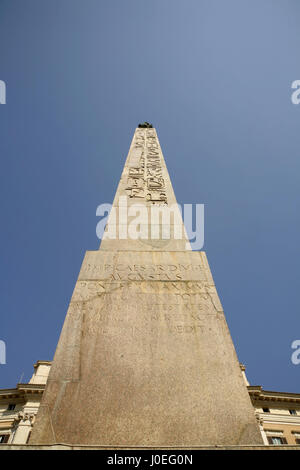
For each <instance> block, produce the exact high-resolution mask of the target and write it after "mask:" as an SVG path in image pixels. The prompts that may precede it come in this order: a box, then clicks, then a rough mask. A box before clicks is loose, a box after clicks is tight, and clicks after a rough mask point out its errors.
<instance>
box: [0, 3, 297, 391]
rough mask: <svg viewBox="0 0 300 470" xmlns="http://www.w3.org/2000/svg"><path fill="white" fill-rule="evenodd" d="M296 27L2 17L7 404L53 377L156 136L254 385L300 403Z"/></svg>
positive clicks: (97, 6)
mask: <svg viewBox="0 0 300 470" xmlns="http://www.w3.org/2000/svg"><path fill="white" fill-rule="evenodd" d="M299 18H300V3H299V1H297V0H293V1H292V0H285V1H282V0H248V1H246V0H235V1H234V0H227V1H226V2H225V1H224V0H219V1H212V0H188V1H183V0H181V1H178V0H164V1H161V0H151V1H149V0H126V1H124V0H119V1H117V0H109V1H108V0H107V1H104V0H51V1H50V0H48V1H46V0H26V1H24V0H1V2H0V79H1V80H4V81H5V82H6V85H7V104H6V105H1V106H0V148H1V172H0V178H1V181H0V192H1V194H0V204H1V232H0V237H1V266H0V278H1V296H0V312H1V323H0V339H2V340H4V341H6V344H7V364H6V365H0V387H12V386H15V384H16V382H17V381H19V379H20V376H21V374H23V373H24V376H23V381H25V380H28V379H29V378H30V376H31V373H32V365H33V363H34V362H35V361H36V360H37V359H42V360H51V359H52V357H53V354H54V351H55V347H56V344H57V341H58V337H59V334H60V330H61V327H62V324H63V321H64V318H65V314H66V310H67V306H68V303H69V300H70V297H71V294H72V290H73V287H74V284H75V282H76V279H77V276H78V272H79V269H80V266H81V262H82V259H83V256H84V253H85V251H86V250H94V249H97V248H98V246H99V240H98V239H97V237H96V231H95V229H96V224H97V217H96V214H95V213H96V207H97V206H98V205H99V204H101V203H103V202H112V199H113V196H114V193H115V190H116V187H117V183H118V180H119V177H120V174H121V171H122V167H123V164H124V161H125V158H126V155H127V152H128V147H129V144H130V141H131V138H132V134H133V131H134V129H135V127H136V125H137V124H138V123H139V122H141V121H144V120H147V121H149V122H151V123H153V125H154V126H155V127H156V129H157V131H158V135H159V138H160V143H161V146H162V149H163V152H164V156H165V160H166V163H167V166H168V169H169V173H170V175H171V178H172V182H173V186H174V190H175V193H176V196H177V200H178V202H180V203H182V204H183V203H204V204H205V211H206V219H205V221H206V226H205V247H204V248H205V251H206V252H207V255H208V259H209V262H210V265H211V269H212V273H213V276H214V279H215V282H216V285H217V288H218V292H219V295H220V298H221V301H222V304H223V307H224V310H225V314H226V318H227V321H228V324H229V327H230V331H231V334H232V337H233V340H234V343H235V346H236V350H237V353H238V356H239V359H240V361H241V362H243V363H245V364H246V366H247V372H248V378H249V380H250V381H251V383H252V384H260V385H263V387H264V388H265V389H271V390H281V391H291V392H300V381H299V377H300V365H299V366H295V365H293V364H292V362H291V354H292V350H291V347H290V346H291V343H292V341H293V340H295V339H300V321H299V318H300V315H299V313H300V311H299V309H300V305H299V290H300V285H299V268H300V249H299V230H300V220H299V202H300V201H299V199H300V198H299V180H300V132H299V127H300V105H298V106H296V105H293V104H292V103H291V99H290V96H291V83H292V81H294V80H296V79H300V58H299V50H300V29H299V28H300V23H299ZM217 347H218V345H217V344H216V348H217ZM224 373H226V371H224Z"/></svg>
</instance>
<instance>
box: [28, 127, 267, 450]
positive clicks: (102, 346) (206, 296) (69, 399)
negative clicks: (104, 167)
mask: <svg viewBox="0 0 300 470" xmlns="http://www.w3.org/2000/svg"><path fill="white" fill-rule="evenodd" d="M150 131H151V132H153V131H154V132H155V130H154V129H151V130H150ZM137 132H138V133H139V134H138V135H141V134H140V132H144V133H145V132H149V130H145V129H139V130H138V131H137ZM155 136H156V134H155ZM133 142H135V138H134V141H133ZM132 145H133V144H132ZM131 148H132V146H131ZM139 158H141V154H139V156H137V155H133V156H132V154H131V153H129V156H128V158H127V164H126V165H127V166H128V161H129V162H131V164H132V165H133V164H134V165H136V167H137V166H138V165H137V162H138V159H139ZM132 162H133V163H132ZM162 166H163V165H162ZM125 169H126V167H125ZM136 170H137V171H138V167H137V168H136ZM164 177H165V181H164V194H165V195H166V198H167V201H168V203H169V202H170V201H173V202H174V201H175V196H174V193H173V190H172V187H171V183H170V181H169V178H168V175H167V173H166V172H164ZM123 183H124V181H123V177H122V178H121V183H120V185H121V186H120V187H122V188H123V186H122V185H123ZM118 191H119V190H118ZM121 191H123V189H121ZM117 194H118V192H117ZM159 241H160V242H161V243H163V242H164V240H159ZM120 242H121V241H120V240H119V241H115V240H109V241H107V242H104V241H103V242H102V244H101V249H100V250H99V251H89V252H87V253H86V256H85V259H84V261H83V264H82V268H81V271H80V273H79V277H78V281H77V283H76V285H75V289H74V292H73V296H72V299H71V302H70V306H69V309H68V312H67V316H66V319H65V323H64V326H63V330H62V333H61V336H60V339H59V343H58V346H57V350H56V353H55V358H54V362H53V365H52V368H51V372H50V376H49V380H48V383H47V387H46V391H45V394H44V397H43V402H42V405H41V407H40V410H39V413H38V416H37V421H36V424H35V426H34V429H33V433H32V436H31V439H30V443H31V444H51V443H66V444H74V445H75V444H86V445H102V446H125V447H126V446H134V447H139V446H150V447H151V446H152V447H163V446H166V447H168V446H170V447H171V446H178V447H182V446H183V447H184V446H201V445H215V444H218V445H223V446H225V445H238V444H261V443H262V439H261V435H260V431H259V428H258V425H257V423H256V420H255V416H254V410H253V407H252V405H251V402H250V398H249V395H248V391H247V389H246V385H245V383H244V380H243V377H242V373H241V371H240V367H239V363H238V360H237V357H236V353H235V350H234V347H233V344H232V340H231V337H230V333H229V330H228V327H227V324H226V321H225V318H224V313H223V310H222V306H221V303H220V301H219V298H218V295H217V292H216V288H215V285H214V282H213V279H212V276H211V273H210V269H209V266H208V263H207V259H206V256H205V253H204V252H192V251H190V250H188V249H186V240H185V239H183V240H179V241H178V240H173V241H168V242H169V244H168V245H167V248H166V246H163V245H161V246H160V248H158V249H157V248H156V245H155V244H154V243H152V242H150V243H149V244H148V245H147V246H146V248H145V246H143V248H142V249H141V248H140V245H139V243H140V240H138V241H135V240H123V241H122V242H123V244H122V248H121V250H120Z"/></svg>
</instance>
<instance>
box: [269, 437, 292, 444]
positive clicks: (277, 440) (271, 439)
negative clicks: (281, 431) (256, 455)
mask: <svg viewBox="0 0 300 470" xmlns="http://www.w3.org/2000/svg"><path fill="white" fill-rule="evenodd" d="M268 441H269V444H272V445H275V446H282V445H283V444H287V440H286V438H285V437H278V436H268Z"/></svg>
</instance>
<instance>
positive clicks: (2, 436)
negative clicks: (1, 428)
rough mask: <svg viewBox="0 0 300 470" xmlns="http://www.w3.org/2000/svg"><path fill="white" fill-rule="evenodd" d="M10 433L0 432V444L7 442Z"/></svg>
mask: <svg viewBox="0 0 300 470" xmlns="http://www.w3.org/2000/svg"><path fill="white" fill-rule="evenodd" d="M9 436H10V434H0V444H6V443H7V442H8V439H9Z"/></svg>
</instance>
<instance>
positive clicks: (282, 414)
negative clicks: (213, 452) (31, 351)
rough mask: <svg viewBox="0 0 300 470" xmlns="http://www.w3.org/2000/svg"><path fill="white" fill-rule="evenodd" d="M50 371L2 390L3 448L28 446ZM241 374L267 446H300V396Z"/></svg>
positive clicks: (43, 365)
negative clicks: (253, 382)
mask: <svg viewBox="0 0 300 470" xmlns="http://www.w3.org/2000/svg"><path fill="white" fill-rule="evenodd" d="M50 367H51V362H50V361H37V363H36V364H34V374H33V375H32V377H31V379H30V381H29V382H28V383H26V384H23V383H19V384H18V385H17V387H16V388H14V389H2V390H1V389H0V445H1V444H19V445H23V444H27V443H28V441H29V438H30V434H31V430H32V428H33V426H34V421H35V416H36V414H37V412H38V409H39V406H40V403H41V399H42V396H43V392H44V390H45V386H46V382H47V378H48V375H49V372H50ZM241 370H242V373H243V376H244V380H245V382H246V385H247V389H248V392H249V396H250V399H251V402H252V404H253V411H254V413H255V415H256V418H257V420H258V423H259V427H260V431H261V435H262V438H263V442H264V444H265V445H286V444H287V445H295V444H296V445H300V393H284V392H272V391H267V390H263V389H262V387H261V386H258V385H254V386H251V385H250V384H249V382H248V380H247V377H246V374H245V366H244V365H242V364H241Z"/></svg>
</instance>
